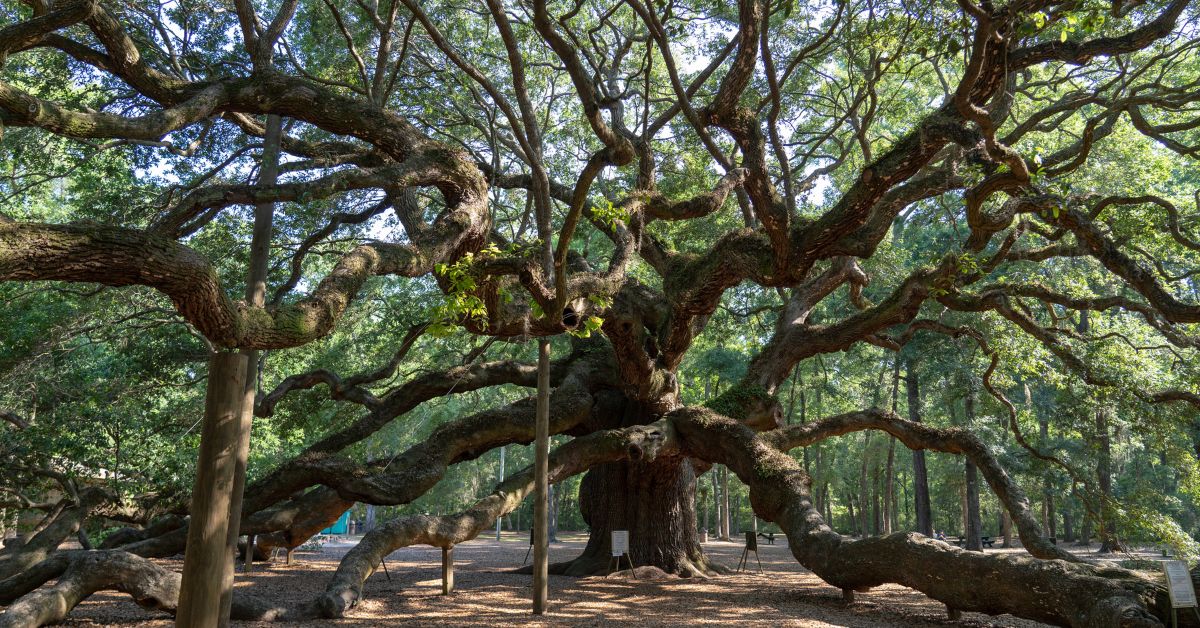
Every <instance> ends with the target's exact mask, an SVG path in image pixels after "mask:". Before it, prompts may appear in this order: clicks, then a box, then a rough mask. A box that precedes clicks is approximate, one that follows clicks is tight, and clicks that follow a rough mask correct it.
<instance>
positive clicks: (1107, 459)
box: [1096, 408, 1121, 554]
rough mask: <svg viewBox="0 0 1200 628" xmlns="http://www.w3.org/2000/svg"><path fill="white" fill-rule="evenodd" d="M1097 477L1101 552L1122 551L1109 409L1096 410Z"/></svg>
mask: <svg viewBox="0 0 1200 628" xmlns="http://www.w3.org/2000/svg"><path fill="white" fill-rule="evenodd" d="M1096 444H1097V452H1096V479H1097V484H1098V485H1099V487H1100V553H1101V554H1106V553H1109V552H1119V551H1121V542H1120V540H1118V538H1117V522H1116V515H1115V512H1114V510H1115V509H1114V507H1113V495H1112V437H1111V435H1110V434H1109V428H1108V411H1107V410H1105V409H1103V408H1101V409H1099V410H1097V411H1096Z"/></svg>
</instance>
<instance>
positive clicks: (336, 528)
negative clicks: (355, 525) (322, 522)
mask: <svg viewBox="0 0 1200 628" xmlns="http://www.w3.org/2000/svg"><path fill="white" fill-rule="evenodd" d="M349 531H350V511H349V510H347V511H346V512H344V513H342V516H340V517H338V520H337V521H334V522H333V525H331V526H329V527H328V528H325V529H324V530H321V534H346V533H348V532H349Z"/></svg>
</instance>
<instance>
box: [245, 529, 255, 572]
mask: <svg viewBox="0 0 1200 628" xmlns="http://www.w3.org/2000/svg"><path fill="white" fill-rule="evenodd" d="M253 564H254V535H253V534H248V535H246V560H244V561H242V571H250V567H251V566H252V565H253Z"/></svg>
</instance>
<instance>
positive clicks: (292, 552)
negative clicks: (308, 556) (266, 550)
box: [287, 547, 296, 567]
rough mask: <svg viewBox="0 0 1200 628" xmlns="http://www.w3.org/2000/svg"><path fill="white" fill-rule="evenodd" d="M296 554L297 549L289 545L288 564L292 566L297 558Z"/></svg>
mask: <svg viewBox="0 0 1200 628" xmlns="http://www.w3.org/2000/svg"><path fill="white" fill-rule="evenodd" d="M295 554H296V549H295V548H293V547H289V548H288V551H287V566H288V567H291V566H292V564H293V563H294V562H295V560H296V558H295Z"/></svg>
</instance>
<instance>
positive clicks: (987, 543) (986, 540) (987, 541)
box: [954, 536, 996, 547]
mask: <svg viewBox="0 0 1200 628" xmlns="http://www.w3.org/2000/svg"><path fill="white" fill-rule="evenodd" d="M979 542H980V543H982V544H983V546H984V547H992V546H993V545H995V543H996V539H993V538H992V537H990V536H981V537H979ZM954 544H955V545H957V546H959V547H966V545H967V537H965V536H960V537H958V540H956V541H954Z"/></svg>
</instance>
